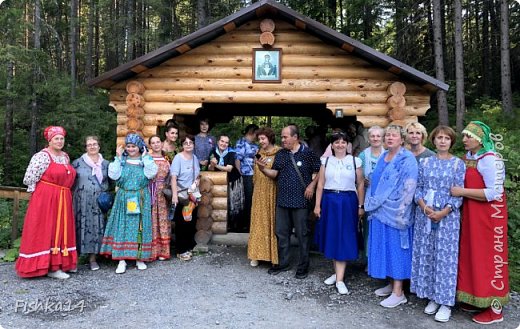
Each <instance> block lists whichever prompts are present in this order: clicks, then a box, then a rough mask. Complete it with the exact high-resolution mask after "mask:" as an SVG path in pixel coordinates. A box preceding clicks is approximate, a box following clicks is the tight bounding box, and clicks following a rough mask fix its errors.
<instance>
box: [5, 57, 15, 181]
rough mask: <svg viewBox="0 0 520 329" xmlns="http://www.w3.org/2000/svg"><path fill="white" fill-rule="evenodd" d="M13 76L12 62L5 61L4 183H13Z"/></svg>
mask: <svg viewBox="0 0 520 329" xmlns="http://www.w3.org/2000/svg"><path fill="white" fill-rule="evenodd" d="M13 78H14V62H13V61H8V62H7V80H6V86H5V91H6V93H7V97H6V99H5V122H4V150H3V151H4V184H5V185H14V184H15V183H16V182H14V181H13V177H12V175H13V163H12V162H13V160H12V155H13V131H14V119H13V114H14V104H13V97H12V96H11V92H12V82H13Z"/></svg>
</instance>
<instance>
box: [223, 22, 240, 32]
mask: <svg viewBox="0 0 520 329" xmlns="http://www.w3.org/2000/svg"><path fill="white" fill-rule="evenodd" d="M236 28H237V26H236V24H235V22H230V23H227V24H226V25H224V31H226V33H229V32H231V31H233V30H234V29H236Z"/></svg>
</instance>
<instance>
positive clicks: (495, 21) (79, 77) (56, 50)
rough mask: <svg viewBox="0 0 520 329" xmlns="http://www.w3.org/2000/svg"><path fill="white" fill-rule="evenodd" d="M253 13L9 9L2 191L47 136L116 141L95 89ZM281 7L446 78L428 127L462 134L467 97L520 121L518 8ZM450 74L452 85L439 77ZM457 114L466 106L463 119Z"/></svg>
mask: <svg viewBox="0 0 520 329" xmlns="http://www.w3.org/2000/svg"><path fill="white" fill-rule="evenodd" d="M253 2H257V1H253V0H226V1H221V0H204V1H203V0H84V1H77V0H54V1H41V0H5V1H3V2H1V3H0V44H2V47H0V95H1V97H0V119H1V120H3V121H1V124H2V127H3V128H4V129H3V132H2V133H1V136H0V137H1V141H2V152H3V157H0V158H1V159H0V180H1V181H2V183H3V184H5V183H9V184H18V185H19V184H20V182H21V179H20V176H21V173H20V172H19V171H22V170H23V167H24V166H23V165H22V166H16V168H18V167H20V168H22V169H13V167H12V165H13V163H17V164H26V163H27V161H28V159H29V156H30V155H31V154H32V153H34V152H36V151H38V149H39V147H41V145H39V144H41V138H40V136H41V127H42V126H43V125H46V124H50V123H60V122H67V125H70V126H71V127H74V128H75V129H76V131H74V132H72V135H71V136H70V137H71V138H76V137H81V136H82V135H84V134H85V133H97V134H99V135H102V136H106V137H107V140H113V139H111V137H110V136H112V135H113V134H115V128H114V127H115V114H114V112H113V111H112V110H111V109H109V108H108V107H107V100H106V94H105V93H104V91H102V90H89V89H88V88H87V87H86V84H85V82H86V81H88V80H89V79H92V78H93V77H95V76H97V75H99V74H102V73H103V72H106V71H108V70H111V69H113V68H115V67H118V66H119V65H122V64H124V63H126V62H128V61H130V60H132V59H134V58H136V57H139V56H141V55H143V54H146V53H148V52H150V51H153V50H155V49H157V48H159V47H161V46H163V45H165V44H167V43H169V42H172V41H174V40H176V39H178V38H180V37H182V36H185V35H188V34H190V33H192V32H194V31H196V30H198V29H199V28H201V27H202V26H204V25H207V24H211V23H212V22H215V21H217V20H219V19H221V18H223V17H226V16H228V15H230V14H232V13H235V12H237V11H238V10H240V9H241V8H243V7H244V6H247V5H250V4H251V3H253ZM279 2H280V3H282V4H284V5H287V6H289V7H291V8H292V9H294V10H296V11H298V12H300V13H301V14H303V15H305V16H309V17H310V18H313V19H315V20H317V21H320V22H321V23H323V24H326V25H328V26H329V27H331V28H333V29H336V30H337V31H340V32H342V33H345V34H347V35H349V36H351V37H352V38H354V39H358V40H360V41H361V42H364V43H366V44H367V45H369V46H371V47H373V48H375V49H377V50H379V51H381V52H383V53H385V54H387V55H389V56H393V57H395V58H397V59H398V60H400V61H403V62H404V63H406V64H408V65H410V66H412V67H414V68H416V69H418V70H420V71H423V72H425V73H427V74H429V75H433V76H437V77H439V78H441V79H445V80H446V82H448V83H449V84H450V85H451V87H452V88H450V90H449V92H448V94H447V107H446V108H445V107H444V106H440V107H439V106H438V105H437V102H432V105H433V107H434V110H431V111H429V112H428V114H429V115H428V118H427V119H429V120H430V119H431V120H432V121H436V122H437V120H440V121H441V122H449V123H450V124H455V123H456V125H457V127H458V128H459V129H460V127H461V126H462V124H463V117H462V116H463V114H464V109H463V107H461V106H462V105H461V103H460V100H461V99H463V98H464V97H463V96H465V99H466V102H467V104H466V105H467V106H468V107H471V106H472V105H473V104H474V102H475V101H476V100H478V99H479V98H481V97H490V98H495V99H499V100H502V104H503V105H504V110H505V111H508V112H509V111H512V110H511V108H512V107H513V105H512V100H513V99H514V98H511V95H512V93H515V92H516V93H518V91H520V78H519V75H520V70H519V67H520V47H519V46H518V45H519V44H520V3H519V2H518V1H513V0H457V1H456V2H454V1H446V0H443V1H441V0H380V1H376V0H308V1H300V0H279ZM437 2H438V3H439V5H440V10H439V11H438V13H439V15H440V17H438V18H437V19H434V13H435V11H434V10H433V5H434V3H437ZM459 2H460V5H461V8H459V6H458V4H459ZM459 14H460V22H459ZM506 18H508V19H506ZM456 19H457V22H459V23H457V24H455V21H456ZM434 24H438V27H439V28H440V34H439V37H438V40H436V41H437V44H438V46H439V47H440V50H439V53H440V52H441V51H442V53H443V55H444V56H443V59H442V60H439V61H438V65H435V54H434V51H433V49H434V46H433V45H434V29H433V26H434ZM507 24H509V27H508V26H507ZM461 46H462V47H461ZM462 50H463V51H462ZM508 56H509V59H508ZM441 64H442V65H443V66H444V70H443V71H444V78H442V76H440V75H437V74H436V73H435V72H436V70H435V69H436V67H440V65H441ZM461 64H462V65H461ZM508 65H509V68H508ZM508 72H509V73H508ZM461 77H462V78H461ZM455 80H457V82H456V85H457V86H458V87H460V88H462V87H464V89H459V88H454V87H455V83H454V82H455ZM508 81H509V82H508ZM508 87H509V89H508ZM456 89H457V90H459V95H458V98H457V99H458V100H456V98H455V91H456ZM441 104H444V101H441ZM456 104H457V105H456ZM456 106H458V107H460V109H459V111H458V116H457V117H455V107H456ZM438 109H441V115H440V116H439V117H438V118H437V117H436V112H437V110H438ZM65 120H66V121H65ZM111 134H112V135H111ZM27 136H30V138H29V139H27ZM77 144H78V143H77V142H74V143H73V144H71V145H70V149H69V152H70V153H72V155H77V154H80V153H81V152H82V151H83V150H82V149H81V146H80V145H77ZM106 152H112V150H111V149H107V150H106ZM11 159H13V160H11ZM13 170H14V171H13ZM17 170H18V171H17Z"/></svg>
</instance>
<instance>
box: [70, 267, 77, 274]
mask: <svg viewBox="0 0 520 329" xmlns="http://www.w3.org/2000/svg"><path fill="white" fill-rule="evenodd" d="M69 273H78V268H77V267H76V268H73V269H72V270H69Z"/></svg>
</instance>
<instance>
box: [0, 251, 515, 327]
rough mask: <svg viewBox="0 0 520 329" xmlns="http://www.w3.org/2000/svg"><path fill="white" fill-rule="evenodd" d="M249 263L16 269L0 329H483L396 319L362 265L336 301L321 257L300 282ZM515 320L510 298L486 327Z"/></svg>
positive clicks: (6, 267) (456, 318) (211, 257)
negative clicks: (36, 274)
mask: <svg viewBox="0 0 520 329" xmlns="http://www.w3.org/2000/svg"><path fill="white" fill-rule="evenodd" d="M294 251H296V250H294ZM246 254H247V252H246V248H245V247H244V246H234V247H227V246H222V245H212V246H210V250H209V252H208V253H206V254H202V255H198V256H196V257H194V258H193V260H192V261H190V262H181V261H179V260H177V259H175V260H169V261H164V262H154V263H152V264H149V267H148V269H147V270H146V271H138V270H136V269H135V266H134V265H133V264H132V266H129V267H128V270H127V272H126V273H125V274H115V272H114V270H115V267H116V264H115V262H111V261H106V262H102V263H101V270H99V271H95V272H93V271H90V270H89V269H88V268H87V266H86V265H82V266H80V268H79V271H78V273H76V274H72V275H71V278H70V279H68V280H66V281H60V280H56V279H50V278H36V279H20V278H18V277H17V276H16V274H15V272H14V265H13V264H1V265H0V291H1V292H2V295H1V298H0V329H1V328H5V329H11V328H17V329H18V328H74V329H76V328H78V329H79V328H106V327H110V328H320V329H321V328H354V327H355V328H370V329H378V328H419V329H421V328H442V327H444V328H463V329H466V328H479V327H483V326H481V325H477V324H475V323H473V322H472V321H471V317H470V315H469V314H467V313H464V312H462V311H460V310H459V309H454V311H453V315H452V319H451V320H450V322H448V323H447V324H441V323H438V322H435V321H434V319H433V316H427V315H425V314H424V313H423V309H424V306H425V304H426V302H425V301H423V300H419V299H418V298H416V297H415V296H414V295H408V300H409V302H408V303H407V304H405V305H401V306H400V307H397V308H396V309H390V310H389V309H384V308H382V307H381V306H379V302H380V300H381V298H379V297H376V296H375V295H374V294H373V291H374V290H375V289H377V288H379V287H380V286H381V285H382V284H383V282H381V281H377V280H373V279H370V278H368V277H367V275H366V274H365V272H364V266H363V265H362V264H358V263H354V264H352V265H350V266H349V268H348V273H347V279H346V281H347V286H348V287H349V289H350V291H351V294H350V295H344V296H340V295H338V294H337V292H336V290H335V288H333V287H328V286H326V285H324V284H323V280H324V279H325V278H327V277H328V276H329V275H330V274H331V267H332V265H331V263H330V261H328V260H326V259H324V258H323V257H322V256H321V255H319V254H315V253H313V254H312V255H311V273H310V275H309V277H308V278H307V279H305V280H298V279H295V278H294V270H292V271H289V272H284V273H281V274H279V275H277V276H271V275H268V274H267V269H268V265H267V264H261V265H260V266H259V267H256V268H253V267H251V266H249V261H248V260H247V259H246ZM293 256H294V255H293ZM519 310H520V299H519V296H518V294H516V293H513V298H512V302H511V303H510V304H508V305H507V306H506V307H505V311H504V312H505V321H504V322H502V323H500V324H494V325H491V326H489V327H490V328H519V327H520V326H519V325H520V311H519Z"/></svg>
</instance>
